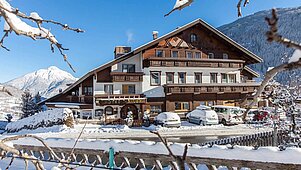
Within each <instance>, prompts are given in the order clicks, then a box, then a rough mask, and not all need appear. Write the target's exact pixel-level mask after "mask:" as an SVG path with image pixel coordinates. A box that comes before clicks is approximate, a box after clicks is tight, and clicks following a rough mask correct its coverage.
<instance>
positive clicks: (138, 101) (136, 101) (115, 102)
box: [96, 98, 146, 105]
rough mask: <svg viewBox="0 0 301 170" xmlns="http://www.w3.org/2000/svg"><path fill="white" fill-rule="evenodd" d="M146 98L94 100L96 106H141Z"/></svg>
mask: <svg viewBox="0 0 301 170" xmlns="http://www.w3.org/2000/svg"><path fill="white" fill-rule="evenodd" d="M143 103H146V98H136V99H135V98H133V99H130V98H129V99H108V98H106V99H96V105H125V104H143Z"/></svg>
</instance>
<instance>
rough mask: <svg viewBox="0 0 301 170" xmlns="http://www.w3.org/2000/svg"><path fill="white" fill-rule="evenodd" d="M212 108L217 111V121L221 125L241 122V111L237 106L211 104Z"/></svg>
mask: <svg viewBox="0 0 301 170" xmlns="http://www.w3.org/2000/svg"><path fill="white" fill-rule="evenodd" d="M212 109H213V110H214V111H215V112H216V113H217V115H218V121H219V123H221V124H223V125H227V124H238V123H243V120H242V115H243V113H242V111H241V108H239V107H233V106H212Z"/></svg>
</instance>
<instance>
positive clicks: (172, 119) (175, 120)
mask: <svg viewBox="0 0 301 170" xmlns="http://www.w3.org/2000/svg"><path fill="white" fill-rule="evenodd" d="M154 124H155V125H161V126H164V127H180V126H181V119H180V116H179V115H178V114H177V113H172V112H162V113H160V114H159V115H158V116H156V117H155V118H154Z"/></svg>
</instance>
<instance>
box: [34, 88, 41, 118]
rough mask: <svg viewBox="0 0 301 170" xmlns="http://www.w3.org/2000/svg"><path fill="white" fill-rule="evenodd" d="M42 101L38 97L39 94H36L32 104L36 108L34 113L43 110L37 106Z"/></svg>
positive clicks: (39, 96)
mask: <svg viewBox="0 0 301 170" xmlns="http://www.w3.org/2000/svg"><path fill="white" fill-rule="evenodd" d="M41 101H42V97H41V95H40V93H39V92H38V93H37V94H36V95H35V96H34V102H35V104H36V108H35V112H36V113H38V112H41V111H42V110H43V108H42V106H40V105H38V103H39V102H41Z"/></svg>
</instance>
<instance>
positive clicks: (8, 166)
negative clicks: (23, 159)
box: [5, 157, 15, 170]
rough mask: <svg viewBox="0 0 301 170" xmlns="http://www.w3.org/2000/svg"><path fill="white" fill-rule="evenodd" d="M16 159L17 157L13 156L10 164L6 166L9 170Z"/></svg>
mask: <svg viewBox="0 0 301 170" xmlns="http://www.w3.org/2000/svg"><path fill="white" fill-rule="evenodd" d="M14 159H15V157H12V158H11V160H10V162H9V164H8V165H7V167H6V168H5V169H6V170H8V169H9V168H10V167H11V166H12V164H13V162H14Z"/></svg>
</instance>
